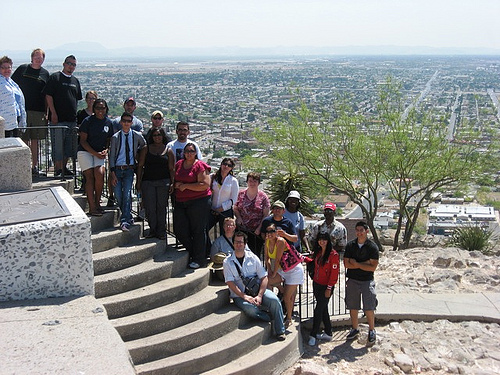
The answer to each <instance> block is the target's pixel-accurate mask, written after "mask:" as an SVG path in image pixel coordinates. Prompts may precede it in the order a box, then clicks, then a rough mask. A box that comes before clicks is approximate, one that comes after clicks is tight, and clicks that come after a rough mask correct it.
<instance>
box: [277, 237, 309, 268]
mask: <svg viewBox="0 0 500 375" xmlns="http://www.w3.org/2000/svg"><path fill="white" fill-rule="evenodd" d="M286 246H287V250H285V251H284V252H283V255H282V256H281V259H280V266H281V269H282V270H283V271H284V272H287V271H290V270H291V269H292V268H294V267H295V266H296V265H297V264H299V263H302V262H303V261H304V257H303V256H302V254H300V253H299V252H298V251H297V249H296V248H295V246H293V245H290V244H289V243H288V242H287V243H286Z"/></svg>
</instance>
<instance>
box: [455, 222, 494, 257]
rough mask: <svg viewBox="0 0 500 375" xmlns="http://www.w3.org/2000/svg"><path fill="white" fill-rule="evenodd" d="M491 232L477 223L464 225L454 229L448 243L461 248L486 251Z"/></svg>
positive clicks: (488, 247)
mask: <svg viewBox="0 0 500 375" xmlns="http://www.w3.org/2000/svg"><path fill="white" fill-rule="evenodd" d="M492 235H493V233H492V232H491V231H489V230H486V229H483V228H481V227H480V226H478V225H471V226H465V227H461V228H457V229H455V230H454V232H453V234H452V236H451V239H450V244H451V245H454V246H457V247H459V248H461V249H464V250H468V251H474V250H478V251H481V252H483V253H487V252H488V251H489V250H490V242H489V241H490V238H491V237H492Z"/></svg>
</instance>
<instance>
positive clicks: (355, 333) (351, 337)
mask: <svg viewBox="0 0 500 375" xmlns="http://www.w3.org/2000/svg"><path fill="white" fill-rule="evenodd" d="M358 335H359V330H358V329H356V328H353V329H351V330H350V331H349V333H348V334H347V337H346V339H347V340H354V339H355V338H356V337H358Z"/></svg>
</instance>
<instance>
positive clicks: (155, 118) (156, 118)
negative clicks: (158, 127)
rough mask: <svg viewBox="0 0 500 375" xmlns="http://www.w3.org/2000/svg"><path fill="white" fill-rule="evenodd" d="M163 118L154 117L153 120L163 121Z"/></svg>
mask: <svg viewBox="0 0 500 375" xmlns="http://www.w3.org/2000/svg"><path fill="white" fill-rule="evenodd" d="M162 119H163V117H153V120H162Z"/></svg>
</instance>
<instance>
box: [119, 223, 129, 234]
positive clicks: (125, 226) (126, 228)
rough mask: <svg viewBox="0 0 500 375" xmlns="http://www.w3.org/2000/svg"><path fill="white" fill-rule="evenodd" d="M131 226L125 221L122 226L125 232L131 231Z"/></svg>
mask: <svg viewBox="0 0 500 375" xmlns="http://www.w3.org/2000/svg"><path fill="white" fill-rule="evenodd" d="M129 227H130V225H129V224H128V223H123V224H122V225H121V227H120V228H121V230H122V231H123V232H129V231H130V229H129Z"/></svg>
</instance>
